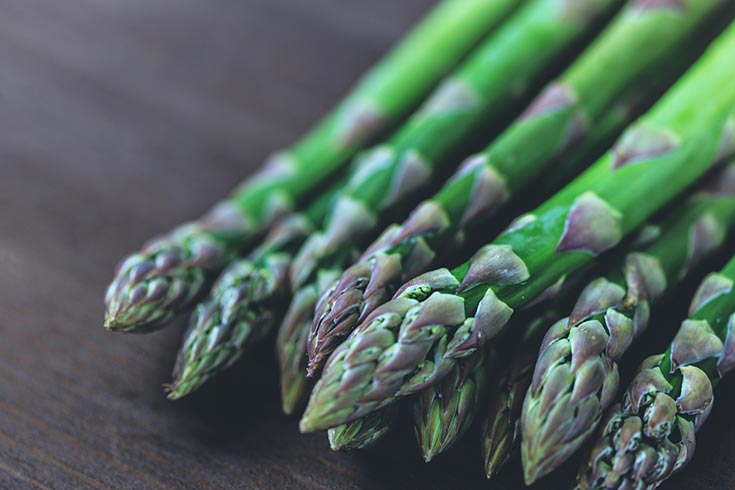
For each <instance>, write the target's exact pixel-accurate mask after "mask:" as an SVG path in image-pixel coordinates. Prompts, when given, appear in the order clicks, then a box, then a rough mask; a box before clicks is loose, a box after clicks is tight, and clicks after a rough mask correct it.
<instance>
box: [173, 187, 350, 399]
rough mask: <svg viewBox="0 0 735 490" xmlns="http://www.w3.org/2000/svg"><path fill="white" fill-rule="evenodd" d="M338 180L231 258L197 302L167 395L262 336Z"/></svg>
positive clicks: (187, 388)
mask: <svg viewBox="0 0 735 490" xmlns="http://www.w3.org/2000/svg"><path fill="white" fill-rule="evenodd" d="M340 185H341V183H340V182H337V183H335V184H334V185H333V187H332V188H331V189H330V190H329V191H328V192H324V193H323V194H322V195H321V196H320V197H319V198H318V199H317V200H316V201H314V202H313V203H312V204H311V205H310V206H309V207H308V208H307V209H306V210H305V211H304V212H301V213H291V214H289V215H287V216H286V217H284V218H282V219H281V220H280V221H279V223H278V224H276V225H275V226H274V227H273V230H271V232H270V233H269V234H268V236H267V237H266V238H265V240H264V241H263V243H262V244H261V246H260V247H258V248H257V249H256V250H254V251H253V252H252V253H251V254H250V255H249V257H248V258H247V259H240V260H236V261H234V262H232V263H231V264H230V265H229V266H227V268H226V269H225V270H224V272H223V273H222V274H221V275H220V277H219V278H218V279H217V281H216V282H215V283H214V285H213V287H212V291H211V292H210V294H209V296H208V297H207V298H206V299H205V300H204V301H202V302H201V303H199V304H198V305H197V306H196V308H195V310H194V313H193V314H192V316H191V319H190V322H189V328H188V329H187V331H186V333H185V334H184V338H183V341H182V344H181V348H180V349H179V354H178V356H177V358H176V364H175V366H174V370H173V374H172V377H173V381H172V383H171V385H169V386H168V387H167V389H168V391H169V395H168V397H169V398H170V399H172V400H175V399H178V398H181V397H183V396H185V395H187V394H189V393H191V392H192V391H194V390H196V389H198V388H200V387H201V386H202V385H203V384H204V383H206V382H207V381H208V380H209V379H211V378H212V377H214V376H216V375H217V374H218V373H220V372H221V371H223V370H225V369H227V368H228V367H230V366H232V365H233V364H234V363H235V362H236V361H237V360H238V359H240V357H241V356H242V353H243V350H244V348H245V347H246V346H247V345H252V344H254V343H256V342H257V341H258V340H260V339H262V338H263V337H265V336H266V335H268V333H270V332H271V330H272V329H273V325H274V324H275V323H276V322H277V321H278V320H279V318H278V313H277V310H278V308H279V307H282V306H283V305H284V304H285V303H286V302H287V294H286V293H287V289H286V288H285V287H284V286H285V284H286V283H287V282H288V266H289V264H290V263H291V259H292V257H293V253H294V252H295V251H296V250H297V249H298V247H299V246H300V245H301V244H302V243H303V242H304V240H305V239H306V237H308V236H309V234H310V233H312V232H313V231H314V229H315V227H316V226H317V225H318V223H320V222H321V220H323V219H324V216H325V215H326V212H327V209H328V207H329V203H330V202H331V200H332V199H333V198H334V195H335V194H336V192H337V190H338V189H339V188H340Z"/></svg>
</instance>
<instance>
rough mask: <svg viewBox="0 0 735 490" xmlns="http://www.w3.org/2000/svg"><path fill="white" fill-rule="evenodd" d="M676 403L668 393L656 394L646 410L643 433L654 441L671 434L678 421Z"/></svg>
mask: <svg viewBox="0 0 735 490" xmlns="http://www.w3.org/2000/svg"><path fill="white" fill-rule="evenodd" d="M676 413H677V408H676V402H674V399H673V398H671V397H670V396H669V395H667V394H666V393H660V392H659V393H656V395H655V396H654V398H653V401H652V402H651V404H650V405H648V407H647V408H646V411H645V415H644V416H643V420H644V421H645V424H644V425H643V433H644V434H646V436H648V437H651V438H653V439H663V438H664V437H667V436H668V435H669V434H671V431H672V430H673V428H674V422H675V420H676Z"/></svg>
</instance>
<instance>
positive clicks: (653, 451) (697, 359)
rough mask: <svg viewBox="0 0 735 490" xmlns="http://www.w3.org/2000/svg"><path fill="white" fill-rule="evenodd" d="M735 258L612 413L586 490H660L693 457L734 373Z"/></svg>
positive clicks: (709, 280) (584, 482)
mask: <svg viewBox="0 0 735 490" xmlns="http://www.w3.org/2000/svg"><path fill="white" fill-rule="evenodd" d="M734 282H735V258H733V259H732V260H731V261H730V262H729V263H728V264H727V265H726V266H725V268H724V269H722V270H721V272H719V273H712V274H710V275H709V276H707V277H706V278H705V279H704V281H703V282H702V283H701V284H700V286H699V289H698V290H697V292H696V294H695V295H694V298H693V300H692V304H691V306H690V309H689V318H688V319H687V320H684V322H683V323H682V324H681V327H680V328H679V331H678V333H677V334H676V336H675V337H674V340H673V341H672V342H671V344H670V346H669V348H668V350H667V351H666V352H665V353H664V354H661V355H656V356H652V357H650V358H648V359H647V360H646V361H644V362H643V364H642V365H641V367H640V370H639V372H638V374H637V375H636V377H635V378H634V379H633V381H632V382H631V384H630V385H629V386H628V389H627V390H626V392H625V395H624V396H623V403H622V406H620V405H618V406H615V407H613V409H612V410H611V412H610V414H609V415H608V420H607V422H606V424H605V426H604V428H603V430H602V434H601V435H600V438H599V440H598V442H597V444H596V445H595V446H594V448H593V449H592V451H591V453H590V456H589V460H588V463H587V464H586V465H585V466H583V468H582V471H581V472H580V475H579V478H578V488H581V489H592V488H595V489H614V488H619V489H623V488H636V489H641V490H642V489H653V488H656V487H658V486H659V485H660V484H661V483H662V482H663V481H664V480H666V479H667V478H669V476H671V475H672V474H673V473H675V472H677V471H680V470H681V469H682V468H683V467H684V466H686V464H687V463H689V461H690V460H691V459H692V457H693V456H694V447H695V431H696V430H697V429H699V428H700V427H701V425H702V424H703V423H704V422H705V420H706V419H707V416H708V415H709V413H710V410H712V402H713V389H714V387H715V386H716V385H717V383H718V381H719V380H720V378H722V377H723V376H724V375H725V374H727V373H728V372H729V371H730V370H731V369H732V368H733V366H735V287H734V286H733V284H734Z"/></svg>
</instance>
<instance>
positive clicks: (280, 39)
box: [0, 0, 735, 490]
mask: <svg viewBox="0 0 735 490" xmlns="http://www.w3.org/2000/svg"><path fill="white" fill-rule="evenodd" d="M430 4H432V2H431V1H430V0H410V1H408V0H401V1H400V2H399V1H395V0H379V1H378V0H373V1H370V2H363V1H359V0H349V1H346V0H308V1H306V0H217V1H210V2H202V1H199V0H126V1H114V0H66V1H59V0H3V1H2V2H0V488H2V489H21V488H23V489H25V488H40V489H44V488H53V489H75V490H84V489H115V490H118V489H135V490H140V489H209V488H212V489H225V488H226V489H235V488H238V489H239V488H244V489H282V488H294V489H330V490H331V489H358V488H359V489H376V490H377V489H381V490H385V489H408V488H425V489H455V488H463V489H468V490H469V489H480V488H502V489H508V488H510V489H512V488H519V487H520V480H519V470H518V468H517V467H514V468H511V469H509V470H508V471H506V472H505V473H504V474H503V475H502V476H501V477H500V478H499V479H498V482H497V484H496V485H491V484H488V483H487V482H486V481H485V479H484V477H483V475H482V473H481V469H480V463H479V456H478V440H477V436H476V434H471V435H470V436H468V437H467V438H466V440H465V441H464V442H463V443H462V444H460V445H459V446H458V447H457V448H455V449H454V450H453V451H451V452H450V453H449V454H448V455H446V456H445V457H442V458H440V460H439V461H437V462H436V463H433V464H431V465H428V466H427V465H424V464H423V463H422V462H421V461H420V459H419V456H418V452H417V450H416V449H415V447H414V443H413V440H412V434H411V433H410V431H409V430H404V431H401V432H399V433H398V434H396V435H394V436H392V437H390V438H389V439H388V440H387V441H385V443H383V444H382V445H381V446H379V448H378V449H376V450H374V451H370V452H367V453H363V454H333V453H332V452H331V451H330V450H329V447H328V445H327V442H326V439H325V437H324V435H323V434H316V435H310V436H302V435H300V434H299V433H298V431H297V428H296V422H297V421H296V419H295V418H288V417H285V416H283V415H281V412H280V410H279V400H278V389H277V381H276V377H275V375H274V372H275V364H274V361H273V357H272V354H271V352H270V350H271V349H270V347H269V346H263V347H262V348H261V349H258V350H257V351H256V352H255V353H253V354H252V355H251V356H250V357H251V358H250V359H248V360H246V361H245V362H243V363H241V364H240V365H239V366H238V367H237V368H236V369H234V370H232V371H231V372H229V373H228V374H226V375H224V376H222V378H221V379H220V380H218V381H217V382H215V383H213V384H212V386H210V387H209V388H207V389H205V390H202V391H201V392H200V393H197V394H196V395H194V396H191V397H190V398H189V399H186V400H184V401H181V402H179V403H171V402H168V401H166V400H165V398H164V396H163V394H162V391H161V385H162V384H163V383H165V382H167V381H168V379H169V378H168V375H169V370H170V367H171V365H172V362H173V360H174V356H175V352H176V347H177V343H178V341H179V337H180V335H181V328H182V327H183V324H182V323H181V322H180V323H178V324H177V325H175V326H174V327H172V328H169V329H168V330H165V331H162V332H160V333H156V334H152V335H147V336H123V335H112V334H109V333H107V332H105V331H104V330H103V329H102V327H101V319H102V295H103V291H104V288H105V286H106V284H107V282H108V280H109V279H110V278H111V274H112V270H113V267H114V266H115V263H116V262H117V260H118V259H119V258H120V257H121V256H123V255H124V254H125V253H127V252H130V251H132V250H134V249H136V248H137V247H138V246H139V245H140V244H141V243H142V242H143V241H144V240H145V239H146V238H148V237H150V236H151V235H153V234H155V233H158V232H162V231H164V230H167V229H169V228H170V227H171V226H172V225H174V224H176V223H179V222H181V221H183V220H186V219H188V218H192V217H195V216H197V215H198V214H199V213H200V212H202V211H203V210H205V208H206V207H207V206H208V205H209V204H210V203H212V202H213V201H214V200H215V199H217V197H218V196H221V195H223V194H224V193H226V192H227V191H228V190H229V189H231V188H232V187H233V186H234V185H235V184H236V183H237V182H238V180H239V179H241V178H242V177H243V176H245V175H247V174H248V173H249V172H251V171H252V170H253V169H254V168H255V167H256V166H257V165H258V164H259V163H260V162H261V161H262V160H263V159H264V157H265V156H266V155H267V154H268V153H269V152H271V151H272V150H274V149H276V148H279V147H283V146H285V145H288V144H289V143H291V142H292V141H294V140H295V138H297V137H298V136H299V135H300V134H302V133H303V132H304V131H305V130H306V129H307V128H308V127H309V125H310V124H312V123H313V122H314V121H315V120H316V119H317V117H318V116H320V115H321V114H323V113H324V112H325V111H326V110H327V109H328V108H329V107H330V106H331V105H332V104H333V103H334V101H335V100H337V99H338V97H339V96H340V95H341V94H343V93H344V92H345V90H346V89H347V87H348V86H349V85H350V83H351V82H352V81H353V80H354V79H355V77H356V76H357V75H358V74H359V73H360V72H361V71H362V70H363V69H364V68H365V67H367V66H368V65H369V64H370V63H371V62H372V61H374V60H375V59H376V58H377V57H378V56H379V55H380V54H381V53H382V52H383V51H384V50H385V49H386V47H388V46H389V45H391V43H392V42H393V41H395V40H396V39H397V38H398V37H399V35H400V34H401V33H402V32H404V31H405V30H406V28H407V27H408V26H409V25H410V24H411V23H412V22H413V21H414V20H415V19H416V18H418V16H419V15H420V14H421V13H422V12H424V11H426V9H427V8H428V7H429V6H430ZM664 341H665V339H661V340H660V345H663V343H662V342H664ZM722 388H723V389H722V392H723V393H722V394H721V395H720V397H719V399H718V404H717V406H716V408H715V410H714V413H713V415H712V418H711V420H710V422H709V424H708V425H707V426H706V428H705V429H704V430H703V431H702V432H701V439H700V440H701V444H700V446H699V448H698V455H697V458H696V460H695V461H694V463H692V465H691V468H690V469H689V470H687V472H686V473H685V474H684V475H682V476H680V477H678V478H676V479H675V480H672V482H671V483H670V484H669V485H667V487H666V488H670V489H687V490H693V489H722V488H733V485H735V470H734V469H733V468H735V427H734V426H733V423H732V418H731V417H730V413H731V408H730V407H728V405H732V403H735V396H733V393H732V392H733V391H735V390H734V389H733V388H734V385H733V383H732V382H730V383H725V384H724V385H722ZM570 471H573V467H572V466H570V469H569V470H568V471H566V472H565V473H562V474H561V475H560V476H559V477H557V478H556V479H551V480H546V481H543V482H542V483H541V484H539V485H538V486H537V487H536V488H550V489H556V488H566V486H567V485H568V483H569V481H570V475H571V474H570ZM725 482H729V486H728V484H727V483H725Z"/></svg>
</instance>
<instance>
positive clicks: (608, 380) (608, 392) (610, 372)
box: [600, 359, 620, 409]
mask: <svg viewBox="0 0 735 490" xmlns="http://www.w3.org/2000/svg"><path fill="white" fill-rule="evenodd" d="M603 362H604V365H605V381H603V383H602V391H601V392H600V406H602V408H603V409H606V408H607V407H608V406H609V405H610V403H612V401H613V400H614V399H615V397H616V395H617V394H618V388H619V387H620V373H619V372H618V364H617V363H616V362H613V361H611V360H610V359H605V360H604V361H603Z"/></svg>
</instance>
